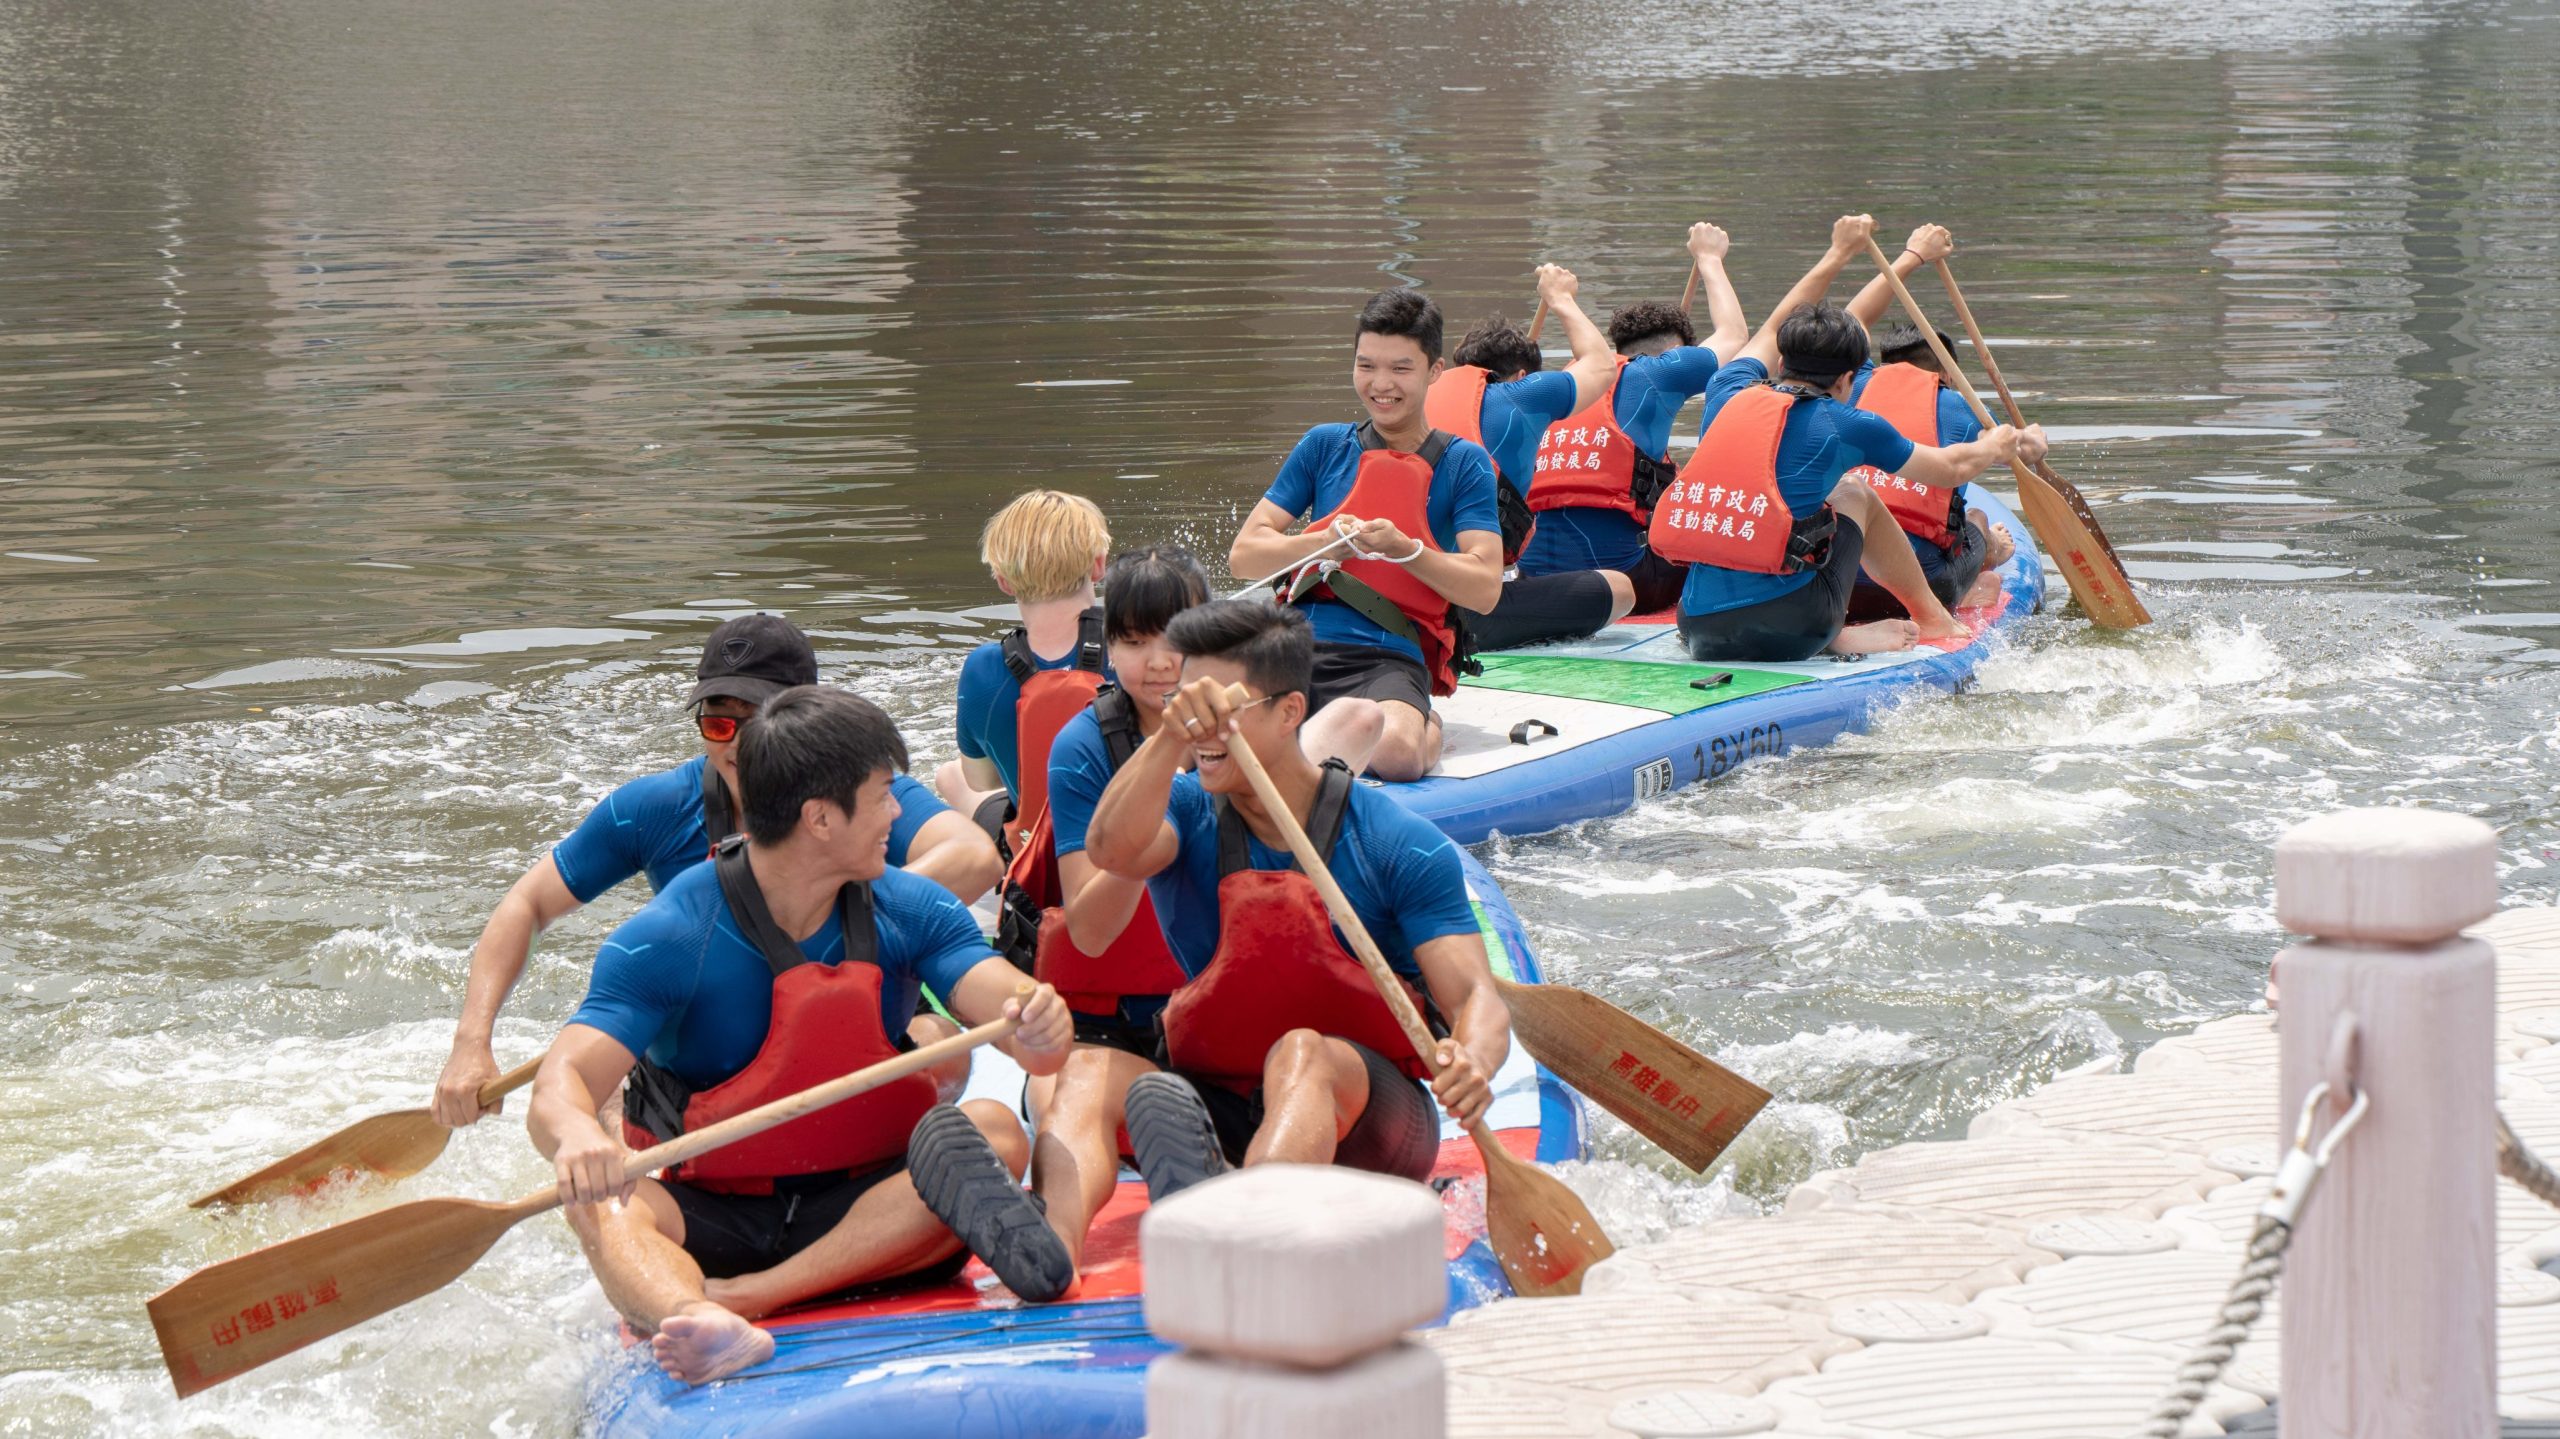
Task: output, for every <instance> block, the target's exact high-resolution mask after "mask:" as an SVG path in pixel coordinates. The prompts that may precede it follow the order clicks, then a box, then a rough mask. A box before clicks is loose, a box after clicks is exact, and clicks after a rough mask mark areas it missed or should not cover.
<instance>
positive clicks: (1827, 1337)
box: [1426, 909, 2560, 1439]
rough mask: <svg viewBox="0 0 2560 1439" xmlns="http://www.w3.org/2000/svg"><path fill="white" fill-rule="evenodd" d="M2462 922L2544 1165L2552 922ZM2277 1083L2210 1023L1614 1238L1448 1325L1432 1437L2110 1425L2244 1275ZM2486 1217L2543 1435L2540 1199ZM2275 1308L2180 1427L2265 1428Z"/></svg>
mask: <svg viewBox="0 0 2560 1439" xmlns="http://www.w3.org/2000/svg"><path fill="white" fill-rule="evenodd" d="M2472 932H2473V933H2475V934H2477V935H2479V936H2480V937H2481V938H2483V939H2487V940H2489V941H2490V942H2491V943H2493V944H2495V945H2496V946H2497V949H2498V963H2499V969H2498V1010H2499V1014H2498V1028H2497V1036H2498V1038H2497V1044H2498V1058H2499V1063H2500V1068H2499V1103H2500V1107H2501V1108H2502V1109H2503V1110H2504V1111H2505V1112H2506V1114H2507V1117H2508V1120H2509V1122H2510V1123H2511V1124H2513V1126H2514V1127H2515V1130H2516V1132H2517V1133H2518V1134H2519V1135H2520V1136H2521V1137H2522V1138H2523V1139H2524V1140H2525V1142H2526V1143H2528V1144H2530V1145H2532V1146H2533V1147H2534V1148H2535V1149H2537V1150H2538V1151H2540V1152H2542V1153H2543V1154H2545V1155H2546V1156H2555V1157H2560V1043H2555V1041H2560V909H2530V910H2509V911H2507V912H2505V913H2502V914H2500V915H2498V916H2497V917H2496V918H2494V919H2492V920H2490V921H2489V922H2487V923H2486V924H2483V925H2480V926H2479V927H2478V928H2476V929H2475V930H2474V931H2472ZM2276 1070H2277V1058H2276V1043H2275V1031H2274V1029H2273V1027H2272V1025H2271V1023H2270V1021H2269V1019H2268V1017H2267V1016H2266V1015H2263V1014H2247V1015H2238V1016H2234V1017H2232V1018H2228V1019H2221V1020H2216V1021H2214V1022H2213V1023H2210V1024H2207V1025H2204V1026H2203V1027H2201V1028H2199V1029H2197V1030H2195V1031H2194V1032H2193V1033H2190V1034H2185V1035H2180V1036H2178V1037H2176V1038H2172V1039H2167V1040H2163V1041H2161V1042H2160V1043H2159V1044H2157V1045H2155V1046H2153V1047H2152V1048H2151V1049H2150V1050H2149V1051H2147V1052H2145V1053H2144V1054H2142V1055H2141V1056H2139V1057H2138V1058H2137V1059H2136V1060H2135V1062H2134V1064H2133V1065H2132V1067H2131V1069H2130V1071H2129V1072H2124V1073H2104V1074H2097V1073H2087V1072H2080V1073H2073V1074H2067V1075H2064V1076H2063V1077H2061V1078H2059V1079H2057V1080H2055V1081H2054V1082H2053V1083H2051V1084H2048V1085H2046V1086H2045V1087H2043V1088H2042V1089H2040V1090H2038V1091H2036V1092H2035V1093H2033V1094H2030V1095H2028V1096H2026V1097H2024V1098H2021V1099H2018V1100H2014V1101H2011V1102H2010V1103H2007V1104H2003V1105H2000V1106H1999V1107H1997V1108H1994V1109H1992V1110H1990V1111H1988V1112H1986V1113H1984V1114H1981V1115H1979V1116H1977V1117H1976V1118H1975V1119H1974V1121H1973V1123H1972V1125H1971V1127H1970V1129H1969V1131H1968V1134H1967V1137H1966V1138H1965V1139H1963V1140H1960V1141H1948V1142H1935V1143H1922V1144H1906V1145H1900V1146H1897V1147H1895V1148H1892V1149H1885V1150H1878V1151H1876V1152H1874V1153H1871V1154H1868V1155H1866V1156H1864V1157H1863V1158H1861V1159H1860V1160H1859V1161H1858V1162H1857V1163H1856V1164H1854V1165H1851V1166H1849V1167H1847V1168H1845V1169H1835V1170H1829V1171H1826V1172H1824V1173H1821V1174H1816V1175H1814V1176H1813V1177H1812V1178H1810V1179H1808V1180H1806V1181H1805V1182H1804V1183H1803V1184H1801V1185H1799V1186H1797V1188H1796V1189H1795V1191H1794V1192H1793V1193H1792V1194H1790V1195H1789V1196H1788V1199H1787V1203H1786V1205H1785V1208H1784V1212H1783V1213H1780V1214H1777V1215H1772V1216H1768V1217H1763V1218H1730V1219H1718V1220H1715V1221H1713V1222H1710V1223H1707V1224H1703V1225H1699V1226H1696V1227H1693V1228H1690V1229H1686V1230H1683V1231H1681V1232H1679V1233H1677V1234H1674V1235H1672V1236H1671V1237H1670V1238H1668V1239H1665V1240H1663V1241H1661V1242H1660V1243H1656V1244H1650V1245H1645V1246H1643V1247H1640V1248H1634V1249H1626V1250H1621V1251H1620V1252H1619V1253H1618V1254H1617V1255H1616V1256H1615V1257H1613V1258H1611V1259H1609V1260H1608V1261H1606V1262H1605V1263H1603V1264H1601V1265H1600V1266H1599V1267H1598V1268H1596V1269H1594V1270H1593V1271H1592V1273H1591V1276H1590V1279H1589V1282H1588V1284H1587V1285H1586V1287H1585V1290H1584V1293H1583V1295H1582V1297H1580V1298H1577V1299H1549V1300H1533V1301H1523V1300H1509V1301H1505V1302H1504V1303H1501V1304H1498V1305H1494V1306H1491V1307H1489V1308H1486V1309H1482V1310H1477V1311H1475V1312H1473V1313H1470V1314H1467V1315H1464V1316H1461V1318H1460V1320H1459V1321H1458V1322H1457V1323H1454V1324H1451V1325H1450V1326H1449V1327H1448V1328H1447V1329H1445V1330H1442V1331H1439V1332H1437V1333H1435V1334H1432V1335H1430V1336H1428V1337H1427V1340H1426V1342H1428V1343H1429V1344H1431V1346H1432V1347H1434V1348H1436V1349H1437V1350H1439V1351H1440V1354H1441V1357H1442V1358H1443V1360H1445V1361H1446V1363H1447V1365H1448V1368H1449V1376H1450V1401H1451V1402H1450V1423H1449V1433H1450V1434H1451V1436H1452V1439H1515V1436H1516V1439H1528V1436H1532V1435H1570V1436H1577V1439H1581V1436H1588V1439H1608V1436H1634V1439H1673V1436H1679V1439H1692V1436H1695V1439H1705V1436H1713V1435H1750V1434H1766V1435H1770V1436H1773V1439H1994V1436H1997V1439H2091V1436H2112V1435H2121V1434H2126V1433H2130V1432H2132V1430H2133V1429H2134V1428H2135V1426H2137V1425H2138V1424H2139V1423H2140V1422H2141V1420H2142V1417H2143V1416H2144V1414H2145V1413H2147V1412H2148V1410H2149V1409H2150V1407H2151V1405H2152V1403H2153V1401H2155V1400H2156V1399H2158V1398H2159V1396H2160V1393H2161V1391H2162V1389H2163V1388H2164V1387H2165V1385H2166V1383H2167V1381H2168V1379H2169V1377H2170V1374H2171V1373H2172V1371H2173V1370H2174V1369H2175V1368H2176V1366H2177V1364H2178V1362H2179V1361H2180V1360H2181V1359H2182V1358H2184V1357H2185V1355H2186V1353H2187V1351H2188V1348H2189V1347H2190V1345H2191V1344H2192V1343H2193V1341H2194V1340H2195V1338H2196V1337H2197V1336H2198V1335H2199V1334H2201V1333H2202V1332H2203V1331H2204V1329H2205V1327H2206V1326H2207V1324H2208V1323H2210V1321H2211V1319H2212V1317H2213V1313H2214V1311H2215V1309H2216V1308H2217V1307H2218V1306H2219V1305H2220V1303H2221V1302H2222V1298H2223V1294H2224V1292H2225V1290H2226V1289H2227V1288H2228V1287H2229V1285H2230V1283H2231V1278H2232V1275H2233V1273H2234V1272H2235V1271H2236V1270H2237V1269H2238V1267H2239V1263H2240V1252H2241V1248H2242V1245H2243V1244H2244V1242H2245V1241H2246V1239H2247V1235H2248V1231H2249V1228H2250V1223H2251V1220H2252V1218H2253V1216H2254V1214H2255V1211H2256V1209H2257V1206H2258V1205H2259V1204H2260V1203H2261V1202H2262V1201H2263V1200H2264V1199H2265V1198H2266V1193H2267V1183H2268V1180H2267V1176H2268V1175H2269V1174H2270V1173H2272V1172H2273V1170H2274V1167H2275V1161H2276V1158H2277V1155H2278V1153H2279V1146H2278V1135H2279V1129H2280V1127H2281V1125H2280V1120H2279V1118H2278V1116H2277V1114H2276V1109H2277V1098H2276ZM2491 1159H2492V1156H2490V1155H2486V1154H2484V1155H2482V1156H2481V1163H2483V1164H2487V1163H2490V1162H2491ZM2313 1202H2314V1203H2317V1202H2318V1201H2317V1199H2316V1198H2315V1200H2314V1201H2313ZM2497 1215H2498V1249H2499V1262H2500V1265H2501V1269H2500V1274H2499V1284H2498V1302H2499V1310H2498V1350H2499V1393H2498V1407H2499V1412H2500V1413H2502V1414H2504V1415H2505V1416H2507V1418H2508V1419H2509V1420H2510V1421H2511V1422H2510V1429H2509V1432H2510V1433H2515V1434H2543V1433H2555V1434H2560V1427H2550V1426H2551V1423H2552V1421H2560V1278H2554V1277H2553V1276H2552V1275H2551V1274H2549V1273H2545V1272H2543V1270H2542V1269H2541V1268H2539V1267H2538V1266H2541V1265H2543V1264H2545V1263H2546V1262H2549V1263H2554V1264H2555V1266H2556V1267H2560V1209H2553V1208H2551V1207H2550V1206H2548V1205H2545V1204H2544V1203H2542V1202H2541V1201H2540V1200H2537V1199H2535V1198H2533V1197H2532V1196H2530V1195H2528V1194H2526V1193H2524V1192H2523V1191H2522V1190H2520V1189H2518V1188H2516V1187H2515V1186H2514V1185H2512V1184H2509V1183H2506V1182H2504V1181H2500V1183H2499V1186H2498V1210H2497ZM2280 1299H2281V1296H2279V1302H2280ZM2278 1312H2279V1311H2277V1310H2275V1309H2273V1308H2270V1310H2269V1312H2268V1313H2267V1314H2266V1315H2265V1316H2264V1317H2263V1318H2261V1319H2260V1320H2259V1322H2258V1326H2257V1329H2256V1332H2255V1335H2254V1337H2253V1338H2252V1340H2251V1342H2250V1343H2249V1345H2248V1346H2247V1347H2246V1348H2244V1349H2243V1350H2242V1351H2241V1352H2240V1355H2239V1357H2238V1359H2237V1360H2236V1361H2235V1362H2234V1363H2233V1364H2232V1366H2231V1368H2230V1370H2229V1371H2228V1372H2227V1373H2226V1374H2225V1375H2224V1377H2223V1381H2222V1383H2221V1385H2220V1386H2218V1387H2217V1388H2216V1390H2215V1391H2214V1393H2213V1395H2212V1397H2211V1398H2209V1399H2208V1400H2207V1402H2206V1404H2205V1405H2204V1407H2203V1408H2202V1409H2201V1410H2200V1411H2199V1412H2198V1414H2197V1417H2196V1418H2195V1420H2194V1421H2193V1422H2192V1423H2191V1424H2190V1425H2189V1426H2188V1429H2187V1431H2186V1432H2187V1433H2188V1434H2189V1435H2215V1434H2258V1435H2270V1434H2273V1433H2274V1432H2275V1431H2274V1426H2273V1424H2272V1423H2271V1422H2270V1415H2269V1412H2268V1405H2269V1403H2270V1401H2272V1400H2273V1399H2274V1398H2275V1385H2276V1375H2277V1372H2278V1366H2277V1362H2276V1346H2277V1333H2278V1330H2277V1324H2278V1320H2277V1314H2278Z"/></svg>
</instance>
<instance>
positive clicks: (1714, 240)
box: [1689, 220, 1751, 365]
mask: <svg viewBox="0 0 2560 1439" xmlns="http://www.w3.org/2000/svg"><path fill="white" fill-rule="evenodd" d="M1732 249H1733V237H1732V236H1730V235H1727V234H1726V233H1725V232H1724V231H1723V230H1722V229H1721V228H1719V227H1717V226H1714V225H1710V224H1708V223H1707V222H1706V221H1704V220H1700V221H1699V222H1698V223H1696V224H1694V225H1691V226H1690V227H1689V263H1691V264H1693V265H1695V266H1697V267H1698V278H1699V279H1701V280H1703V281H1705V282H1706V286H1707V323H1708V324H1709V325H1710V326H1712V327H1713V328H1712V329H1710V330H1709V331H1708V332H1707V338H1706V339H1705V340H1704V341H1702V342H1701V343H1703V344H1704V345H1705V346H1706V347H1707V348H1708V349H1710V350H1713V351H1715V352H1716V363H1717V364H1719V365H1721V364H1725V363H1727V362H1728V361H1730V360H1732V358H1733V357H1734V356H1735V355H1738V354H1740V353H1741V352H1742V346H1743V342H1744V341H1746V340H1748V339H1750V338H1751V317H1750V316H1749V315H1746V314H1744V313H1743V311H1742V297H1741V296H1740V295H1737V294H1735V293H1734V290H1733V277H1732V276H1730V275H1727V274H1726V273H1725V271H1724V257H1725V256H1726V255H1727V254H1729V253H1731V251H1732Z"/></svg>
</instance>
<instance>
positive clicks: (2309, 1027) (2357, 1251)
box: [2276, 809, 2498, 1439]
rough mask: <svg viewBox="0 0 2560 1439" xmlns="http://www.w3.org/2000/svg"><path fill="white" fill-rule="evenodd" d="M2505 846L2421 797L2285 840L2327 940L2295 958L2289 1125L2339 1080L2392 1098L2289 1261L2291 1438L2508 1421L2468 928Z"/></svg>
mask: <svg viewBox="0 0 2560 1439" xmlns="http://www.w3.org/2000/svg"><path fill="white" fill-rule="evenodd" d="M2497 853H2498V849H2497V836H2496V835H2495V834H2494V833H2493V832H2492V831H2491V830H2490V829H2489V827H2488V826H2487V825H2484V824H2482V823H2480V822H2479V821H2478V820H2474V819H2468V818H2465V817H2463V816H2460V815H2451V814H2443V813H2437V812H2431V811H2426V810H2414V809H2363V810H2346V811H2343V812H2340V813H2337V814H2331V815H2326V816H2323V817H2321V818H2319V819H2314V820H2311V821H2308V822H2306V823H2304V824H2301V825H2298V826H2296V827H2295V828H2294V829H2293V830H2292V832H2290V833H2288V834H2287V835H2286V836H2285V837H2284V838H2283V839H2282V840H2281V841H2279V842H2278V843H2277V845H2276V918H2277V920H2278V921H2279V922H2280V923H2282V924H2283V925H2284V927H2285V928H2286V929H2289V930H2291V931H2293V932H2294V933H2296V934H2300V935H2304V936H2307V937H2308V940H2307V942H2305V943H2300V944H2296V945H2295V946H2293V947H2292V948H2291V949H2288V950H2286V951H2285V953H2284V955H2283V964H2284V1020H2283V1024H2282V1026H2281V1033H2280V1039H2281V1047H2282V1051H2283V1057H2284V1084H2283V1100H2282V1106H2283V1107H2282V1111H2281V1116H2282V1117H2281V1119H2280V1121H2279V1122H2280V1123H2281V1125H2282V1126H2283V1128H2282V1130H2281V1131H2280V1132H2281V1133H2282V1135H2283V1137H2284V1139H2285V1140H2286V1141H2288V1142H2289V1141H2290V1140H2291V1138H2292V1132H2293V1125H2294V1119H2295V1116H2296V1115H2297V1114H2299V1113H2300V1110H2301V1105H2302V1100H2303V1096H2304V1095H2306V1094H2307V1093H2309V1092H2310V1090H2311V1088H2312V1086H2314V1085H2316V1084H2318V1083H2320V1082H2321V1081H2322V1080H2324V1079H2343V1078H2345V1077H2347V1076H2349V1075H2351V1076H2352V1079H2353V1082H2354V1084H2355V1085H2357V1086H2359V1087H2360V1088H2361V1089H2362V1090H2363V1091H2364V1092H2365V1093H2366V1094H2367V1095H2368V1096H2370V1098H2371V1100H2372V1109H2371V1111H2370V1112H2369V1113H2368V1114H2367V1115H2366V1116H2365V1119H2364V1121H2363V1123H2362V1124H2361V1125H2360V1126H2359V1127H2358V1128H2357V1129H2356V1130H2355V1131H2354V1133H2353V1134H2351V1135H2350V1136H2349V1137H2348V1138H2347V1140H2346V1141H2345V1143H2344V1144H2343V1145H2342V1146H2341V1147H2340V1148H2339V1150H2338V1152H2337V1155H2336V1156H2335V1158H2334V1159H2333V1160H2332V1161H2331V1163H2330V1166H2329V1169H2328V1172H2327V1173H2326V1175H2325V1176H2324V1177H2323V1178H2322V1179H2321V1181H2320V1184H2319V1187H2318V1189H2317V1190H2316V1191H2315V1192H2314V1193H2313V1194H2312V1196H2311V1199H2310V1205H2309V1208H2308V1209H2306V1210H2305V1211H2304V1213H2303V1216H2302V1219H2301V1223H2300V1227H2299V1228H2298V1229H2297V1230H2296V1231H2295V1234H2294V1239H2293V1248H2292V1251H2291V1254H2290V1255H2289V1256H2288V1258H2287V1261H2286V1270H2285V1276H2284V1281H2283V1283H2284V1376H2283V1380H2282V1391H2281V1392H2282V1394H2283V1399H2282V1403H2281V1409H2282V1413H2283V1431H2284V1439H2406V1436H2411V1435H2420V1434H2423V1435H2427V1436H2430V1439H2495V1436H2496V1435H2497V1433H2498V1417H2497V1405H2496V1399H2497V1370H2498V1345H2497V1338H2498V1335H2497V1320H2496V1310H2495V1309H2494V1307H2493V1305H2494V1301H2495V1298H2496V1279H2495V1272H2494V1266H2495V1264H2496V1257H2497V1223H2496V1216H2495V1213H2494V1209H2493V1205H2494V1202H2495V1197H2494V1186H2495V1184H2496V1182H2497V1169H2496V1159H2497V1150H2496V1143H2495V1139H2494V1134H2495V1125H2494V1106H2495V1104H2496V1102H2497V1084H2496V1074H2495V1071H2494V1069H2493V1061H2494V1055H2493V1050H2492V1044H2493V1041H2494V1038H2495V1027H2494V1026H2495V1013H2496V1011H2495V1000H2496V994H2497V959H2496V956H2495V954H2494V953H2493V952H2492V951H2491V950H2490V948H2489V946H2488V945H2487V944H2485V943H2482V942H2481V941H2479V940H2476V939H2466V938H2463V937H2462V934H2461V931H2462V930H2463V928H2464V927H2465V926H2467V925H2471V924H2474V923H2477V922H2478V921H2480V920H2482V919H2485V918H2487V917H2488V916H2489V915H2490V913H2492V912H2493V911H2494V910H2495V909H2496V908H2497V898H2498V875H2497ZM2341 1019H2352V1021H2353V1029H2352V1033H2353V1041H2352V1045H2351V1046H2350V1045H2348V1044H2343V1043H2341V1041H2340V1037H2339V1036H2340V1034H2341V1027H2340V1021H2341ZM2350 1047H2351V1048H2352V1050H2353V1051H2354V1052H2353V1054H2352V1056H2348V1055H2346V1054H2345V1053H2344V1051H2345V1050H2347V1049H2349V1048H2350ZM2341 1061H2343V1062H2341ZM2341 1107H2342V1106H2339V1105H2330V1106H2327V1107H2326V1108H2325V1112H2324V1113H2323V1114H2322V1115H2321V1117H2320V1122H2319V1132H2320V1133H2325V1132H2326V1131H2327V1129H2328V1127H2329V1126H2330V1125H2331V1124H2332V1123H2334V1122H2335V1121H2336V1119H2337V1117H2338V1114H2339V1112H2340V1109H2341Z"/></svg>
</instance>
